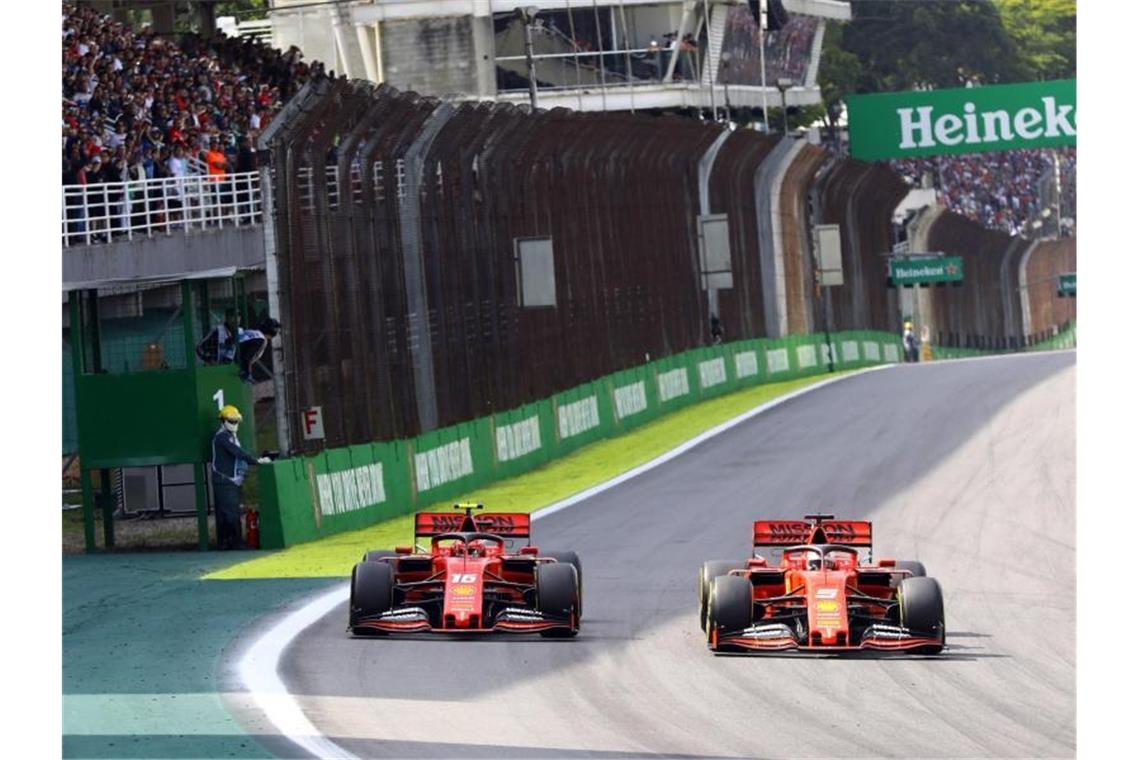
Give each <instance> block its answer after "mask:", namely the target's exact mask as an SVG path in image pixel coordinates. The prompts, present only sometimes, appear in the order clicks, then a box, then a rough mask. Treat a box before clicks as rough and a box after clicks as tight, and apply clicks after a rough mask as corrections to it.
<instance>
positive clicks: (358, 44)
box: [219, 0, 851, 111]
mask: <svg viewBox="0 0 1140 760" xmlns="http://www.w3.org/2000/svg"><path fill="white" fill-rule="evenodd" d="M768 1H769V0H761V2H759V3H756V2H754V3H753V4H752V5H753V6H754V7H753V8H752V9H750V7H749V3H748V2H746V0H685V1H684V2H663V0H618V1H617V2H614V0H547V1H542V0H536V1H535V2H532V3H530V4H529V5H526V6H522V5H521V0H438V1H437V2H426V1H423V0H358V1H356V2H327V3H319V2H314V0H274V2H273V3H271V5H272V7H273V9H272V11H271V13H270V20H271V29H272V42H273V44H274V45H275V46H277V47H279V48H281V49H287V48H288V47H289V46H291V45H296V46H297V47H298V48H300V49H301V51H302V52H303V54H304V56H305V59H306V60H320V61H323V62H324V63H325V65H326V67H327V68H329V69H332V70H334V71H336V73H337V74H346V75H348V76H349V77H351V78H359V79H368V80H371V81H373V82H377V83H379V82H385V83H388V84H390V85H392V86H393V87H396V88H398V89H401V90H414V91H416V92H419V93H421V94H427V95H434V96H440V97H443V96H449V95H455V96H459V97H462V98H482V99H488V100H500V101H508V102H517V103H526V102H528V101H529V98H530V92H529V90H530V83H531V77H530V72H531V67H530V64H529V63H528V57H527V49H526V48H527V45H526V36H527V35H526V31H527V30H526V22H525V21H524V19H526V18H530V19H532V22H531V23H530V37H531V41H532V50H531V52H532V56H531V59H530V60H531V62H533V72H534V74H533V76H534V83H535V87H536V90H537V93H536V102H537V104H538V107H540V108H555V107H566V108H573V109H577V110H587V111H599V110H639V109H655V108H663V109H672V108H685V107H699V108H706V109H707V108H709V107H710V106H712V107H714V108H716V109H722V108H723V107H724V106H725V104H726V103H728V104H729V105H731V106H732V107H740V106H748V107H761V106H767V107H769V108H775V107H779V106H780V105H781V95H782V94H783V95H784V96H785V97H786V98H787V105H808V104H813V103H818V102H819V86H818V84H817V82H816V73H817V72H818V69H819V55H820V50H821V47H822V44H823V34H824V25H825V24H824V21H825V20H826V19H836V20H847V19H850V17H851V10H850V7H849V4H848V3H847V2H840V1H839V0H782V7H783V8H784V9H785V10H786V13H782V14H781V13H779V8H777V7H776V4H777V0H771V2H772V4H773V8H772V9H771V13H772V17H773V18H777V17H779V18H783V19H784V20H785V25H784V27H783V28H782V29H780V30H779V31H772V32H767V33H764V34H763V35H761V33H760V32H759V29H758V26H757V24H756V21H755V20H754V15H753V13H754V12H755V11H756V10H761V8H760V6H766V5H767V3H768ZM762 10H767V9H766V8H763V9H762ZM219 21H221V20H219ZM241 26H243V27H244V26H245V25H244V24H243V25H241ZM251 31H252V30H251ZM761 36H763V38H764V39H765V44H764V50H765V54H764V56H761V55H760V50H761V46H760V38H761ZM686 38H688V41H687V42H686ZM781 89H782V90H783V91H784V92H783V93H781Z"/></svg>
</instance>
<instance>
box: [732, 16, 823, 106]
mask: <svg viewBox="0 0 1140 760" xmlns="http://www.w3.org/2000/svg"><path fill="white" fill-rule="evenodd" d="M821 23H823V22H822V21H821V20H820V19H818V18H816V17H815V16H805V15H801V14H798V13H789V14H788V18H787V21H786V23H785V24H784V26H783V27H781V28H780V29H779V30H777V31H771V32H768V33H766V34H765V35H764V74H765V79H767V81H768V86H769V87H775V86H776V81H777V80H779V79H791V80H792V81H793V82H794V83H795V85H796V86H797V87H800V86H804V85H809V84H813V83H811V82H807V81H806V79H807V72H808V67H809V65H810V64H811V55H812V47H813V45H814V43H815V34H816V29H817V28H818V27H819V25H820V24H821ZM759 33H760V30H759V27H758V26H757V25H756V20H755V19H753V18H752V13H751V12H750V11H749V10H748V8H747V6H739V7H735V8H729V10H728V16H727V18H726V19H725V26H724V43H723V48H722V50H723V52H724V54H727V60H726V62H725V63H726V65H724V66H722V67H721V73H720V79H719V81H720V83H722V84H723V83H726V82H727V83H728V84H750V85H757V86H759V85H760V45H759V42H758V40H759Z"/></svg>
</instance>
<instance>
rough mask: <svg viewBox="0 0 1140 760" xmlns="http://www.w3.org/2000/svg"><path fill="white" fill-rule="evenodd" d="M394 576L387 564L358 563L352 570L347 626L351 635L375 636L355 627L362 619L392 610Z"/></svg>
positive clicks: (369, 631) (373, 632) (366, 630)
mask: <svg viewBox="0 0 1140 760" xmlns="http://www.w3.org/2000/svg"><path fill="white" fill-rule="evenodd" d="M395 585H396V583H395V574H394V573H393V572H392V566H391V565H389V564H388V563H387V562H358V563H356V567H354V568H352V593H351V594H350V595H349V599H348V625H349V627H350V628H352V632H353V633H358V634H375V631H373V630H371V629H368V628H360V629H358V628H357V627H356V624H357V622H359V621H360V620H361V619H362V618H366V617H370V616H373V615H379V614H380V613H382V612H387V611H388V610H390V609H392V590H393V588H394V587H395Z"/></svg>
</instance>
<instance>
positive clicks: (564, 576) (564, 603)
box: [534, 562, 579, 638]
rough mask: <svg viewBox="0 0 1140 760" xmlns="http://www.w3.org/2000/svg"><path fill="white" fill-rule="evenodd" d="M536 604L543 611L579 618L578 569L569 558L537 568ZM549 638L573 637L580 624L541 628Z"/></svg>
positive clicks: (558, 615) (559, 615) (535, 580)
mask: <svg viewBox="0 0 1140 760" xmlns="http://www.w3.org/2000/svg"><path fill="white" fill-rule="evenodd" d="M534 584H535V596H536V599H535V606H536V607H537V608H538V611H539V612H541V613H543V614H544V615H554V616H557V617H563V616H570V617H571V618H572V619H574V620H575V621H576V620H577V618H578V615H579V612H578V607H579V599H578V571H577V570H576V569H575V568H574V566H573V565H572V564H570V563H569V562H565V563H563V562H549V563H544V564H541V565H539V566H538V567H536V568H535V569H534ZM540 635H542V636H545V637H547V638H571V637H574V636H577V635H578V629H577V627H574V628H552V629H550V630H546V631H542V632H541V633H540Z"/></svg>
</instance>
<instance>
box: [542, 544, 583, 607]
mask: <svg viewBox="0 0 1140 760" xmlns="http://www.w3.org/2000/svg"><path fill="white" fill-rule="evenodd" d="M546 556H548V557H553V558H554V559H556V560H558V561H559V562H566V563H568V564H571V565H573V566H574V569H575V570H577V571H578V617H579V618H581V617H582V560H580V559H578V552H547V553H546Z"/></svg>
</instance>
